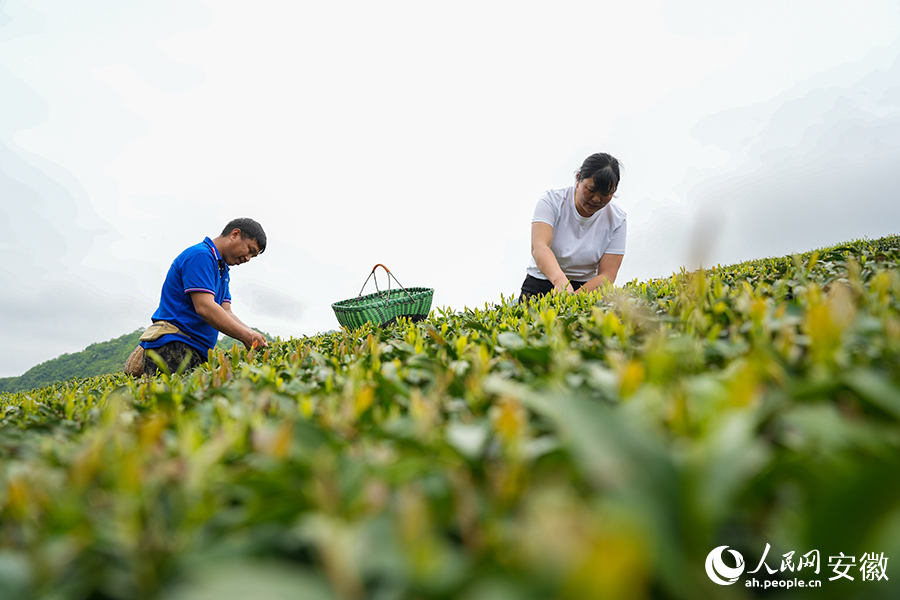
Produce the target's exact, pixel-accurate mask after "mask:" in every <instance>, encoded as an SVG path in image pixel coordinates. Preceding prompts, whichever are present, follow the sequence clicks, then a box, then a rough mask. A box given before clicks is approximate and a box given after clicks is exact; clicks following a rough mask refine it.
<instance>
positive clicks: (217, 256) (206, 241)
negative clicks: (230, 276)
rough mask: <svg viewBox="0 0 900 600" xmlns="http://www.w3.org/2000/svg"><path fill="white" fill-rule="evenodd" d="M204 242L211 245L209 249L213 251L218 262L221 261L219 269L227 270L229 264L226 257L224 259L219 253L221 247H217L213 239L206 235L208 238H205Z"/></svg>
mask: <svg viewBox="0 0 900 600" xmlns="http://www.w3.org/2000/svg"><path fill="white" fill-rule="evenodd" d="M203 243H204V244H206V245H207V246H208V247H209V249H210V250H211V251H212V253H213V256H214V257H215V259H216V262H218V263H219V270H220V271H227V270H228V265H227V264H225V259H223V258H222V255H221V254H219V249H218V248H216V245H215V244H214V243H213V241H212V239H210V238H209V237H206V238H204V240H203Z"/></svg>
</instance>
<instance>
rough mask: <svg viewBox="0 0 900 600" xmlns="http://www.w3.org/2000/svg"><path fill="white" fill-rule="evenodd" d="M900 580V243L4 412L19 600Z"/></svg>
mask: <svg viewBox="0 0 900 600" xmlns="http://www.w3.org/2000/svg"><path fill="white" fill-rule="evenodd" d="M898 557H900V237H898V236H891V237H889V238H883V239H879V240H859V241H855V242H850V243H847V244H844V245H841V246H835V247H832V248H826V249H822V250H818V251H815V252H809V253H806V254H804V255H800V256H789V257H783V258H773V259H764V260H755V261H750V262H746V263H741V264H738V265H732V266H724V267H723V266H718V267H716V268H714V269H710V270H708V271H699V272H696V273H687V272H682V273H678V274H674V275H672V276H671V277H666V278H661V279H656V280H651V281H647V282H631V283H628V284H626V285H624V286H622V287H620V288H612V287H608V288H606V289H604V290H600V291H598V292H595V293H592V294H574V295H554V296H550V297H547V298H544V299H542V300H541V301H540V302H538V303H535V304H532V305H530V306H524V305H520V304H517V303H515V302H512V301H508V300H507V301H503V302H501V303H499V304H488V305H485V306H484V307H483V308H472V309H466V310H463V311H460V312H455V311H450V310H444V309H436V310H433V311H432V313H431V315H429V317H428V319H426V320H425V321H422V322H419V323H410V322H408V321H405V320H401V322H400V323H398V324H396V325H393V326H391V327H387V328H379V327H370V326H364V327H362V328H359V329H357V330H353V331H349V330H342V331H338V332H334V333H329V334H324V335H318V336H313V337H304V338H301V339H291V340H287V341H277V342H275V343H273V344H272V345H271V346H270V347H269V348H266V349H264V350H263V351H250V352H248V351H246V350H244V349H241V348H234V349H232V350H231V351H230V352H228V353H226V352H224V351H220V352H218V353H217V354H216V356H214V357H213V359H212V360H211V361H210V363H209V364H207V365H204V366H202V367H201V368H198V369H197V370H195V371H193V372H192V373H189V374H187V375H165V374H161V375H159V376H156V377H154V378H143V379H134V378H130V377H126V376H124V375H121V374H112V375H102V376H98V377H93V378H90V379H81V380H70V381H67V382H64V383H58V384H54V385H51V386H48V387H45V388H42V389H40V390H34V391H31V392H28V393H20V394H0V597H3V595H4V594H5V597H9V598H17V599H23V600H29V599H37V598H42V599H43V598H53V599H54V600H76V599H100V598H102V599H104V600H107V599H109V600H113V599H122V600H124V599H133V598H142V599H163V598H165V599H166V600H189V599H194V600H196V599H199V598H216V599H217V600H231V599H235V600H236V599H244V598H312V599H342V600H344V599H346V600H361V599H372V600H382V599H402V600H413V599H415V600H424V599H434V600H438V599H441V600H445V599H455V598H459V599H463V598H464V599H466V600H489V599H490V600H494V599H498V600H504V599H522V600H544V599H559V600H576V599H577V600H584V599H595V598H597V599H599V598H603V599H613V600H632V599H639V600H640V599H661V600H670V599H671V600H694V599H697V598H704V599H707V598H709V599H713V600H729V599H733V600H745V599H751V598H757V597H765V598H783V599H786V598H790V599H794V598H809V599H811V600H847V599H850V600H855V599H858V600H863V599H865V600H873V599H874V600H879V599H883V600H887V599H892V598H898V597H900V572H898V569H900V567H898V566H897V565H896V564H895V561H896V560H897V559H898ZM723 559H724V560H723Z"/></svg>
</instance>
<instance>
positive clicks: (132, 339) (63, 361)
mask: <svg viewBox="0 0 900 600" xmlns="http://www.w3.org/2000/svg"><path fill="white" fill-rule="evenodd" d="M141 333H143V330H142V329H138V330H136V331H133V332H131V333H128V334H125V335H123V336H121V337H117V338H116V339H113V340H109V341H108V342H98V343H96V344H91V345H90V346H88V347H87V348H85V349H84V350H82V351H81V352H76V353H74V354H63V355H62V356H60V357H59V358H54V359H53V360H48V361H47V362H43V363H41V364H39V365H37V366H36V367H32V368H30V369H29V370H28V371H26V372H25V374H23V375H20V376H18V377H4V378H0V392H20V391H23V390H31V389H34V388H39V387H43V386H45V385H49V384H51V383H56V382H58V381H66V380H67V379H72V378H85V377H95V376H97V375H105V374H107V373H116V372H118V371H121V370H122V367H123V365H124V364H125V359H127V358H128V355H129V354H131V351H132V350H134V347H135V346H137V344H138V339H139V338H140V337H141Z"/></svg>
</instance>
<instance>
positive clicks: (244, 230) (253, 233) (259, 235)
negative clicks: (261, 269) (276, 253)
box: [222, 217, 266, 254]
mask: <svg viewBox="0 0 900 600" xmlns="http://www.w3.org/2000/svg"><path fill="white" fill-rule="evenodd" d="M235 229H240V230H241V239H242V240H246V239H247V238H250V239H251V240H256V243H257V244H258V245H259V253H260V254H262V253H263V252H265V251H266V232H265V231H263V228H262V225H260V224H259V223H257V222H256V221H254V220H253V219H250V218H247V217H241V218H239V219H233V220H231V221H229V222H228V225H226V226H225V229H223V230H222V235H223V236H227V235H231V232H232V231H234V230H235Z"/></svg>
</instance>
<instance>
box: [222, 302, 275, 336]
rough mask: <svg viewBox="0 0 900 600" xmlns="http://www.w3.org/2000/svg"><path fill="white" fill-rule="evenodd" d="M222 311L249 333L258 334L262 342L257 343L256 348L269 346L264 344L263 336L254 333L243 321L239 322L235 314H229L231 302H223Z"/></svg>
mask: <svg viewBox="0 0 900 600" xmlns="http://www.w3.org/2000/svg"><path fill="white" fill-rule="evenodd" d="M222 310H224V311H225V312H226V313H228V316H230V317H231V318H232V319H234V320H235V321H237V322H238V324H240V325H242V326H244V327H246V328H247V329H249V330H250V331H253V333H256V334H258V335H259V336H260V337H261V338H262V342H261V343H260V342H257V344H256V345H257V347H265V346H268V345H269V344H268V342H266V338H265V336H263V335H262V334H260V333H259V332H257V331H255V330H254V329H253V328H252V327H250V326H249V325H247V324H246V323H244V322H243V321H241V320H240V319H238V317H237V315H236V314H234V313H233V312H231V302H229V301H225V302H223V303H222Z"/></svg>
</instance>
